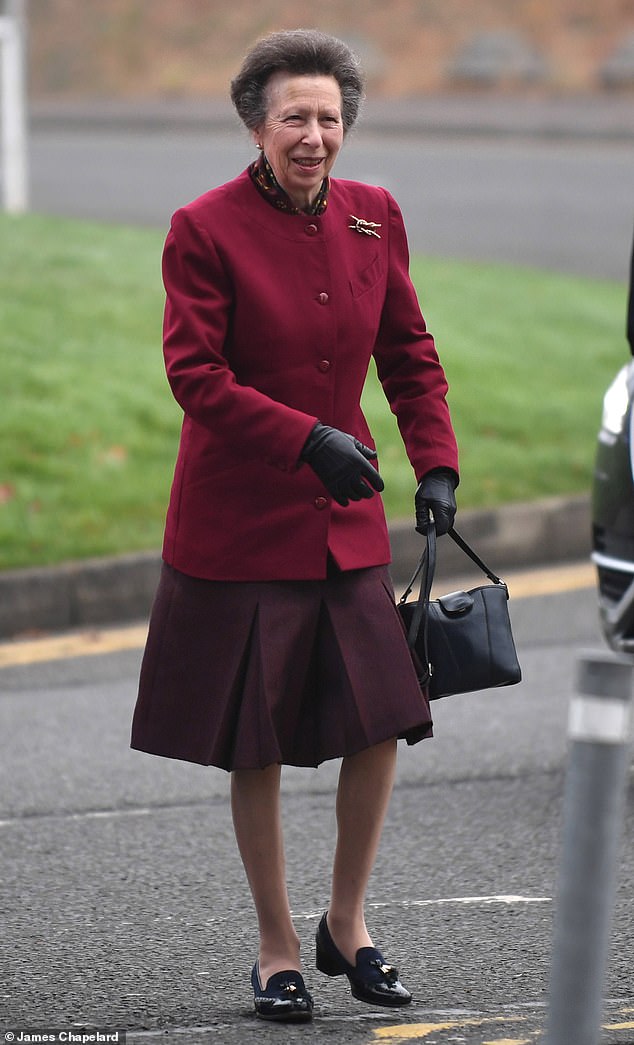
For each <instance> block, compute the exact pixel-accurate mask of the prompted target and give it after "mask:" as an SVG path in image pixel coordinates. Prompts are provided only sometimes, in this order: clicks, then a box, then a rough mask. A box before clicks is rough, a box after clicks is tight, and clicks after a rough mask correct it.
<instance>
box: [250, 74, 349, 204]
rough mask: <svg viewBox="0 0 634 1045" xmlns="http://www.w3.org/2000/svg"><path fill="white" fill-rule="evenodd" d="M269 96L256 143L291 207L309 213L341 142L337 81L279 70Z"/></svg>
mask: <svg viewBox="0 0 634 1045" xmlns="http://www.w3.org/2000/svg"><path fill="white" fill-rule="evenodd" d="M267 98H268V109H267V115H266V118H265V119H264V120H263V122H262V124H261V125H260V126H259V127H256V129H255V130H254V132H253V137H254V139H255V143H256V145H257V147H258V149H262V150H263V151H264V155H265V156H266V158H267V160H268V162H269V163H270V165H271V168H272V170H273V173H274V175H275V177H276V178H277V181H278V183H279V184H280V186H281V187H282V188H283V189H284V191H285V192H286V193H288V195H289V197H290V199H291V200H292V201H293V203H294V204H295V206H296V207H297V208H298V209H299V210H303V211H308V210H310V208H311V207H312V206H313V204H314V203H315V200H316V198H317V196H318V193H319V190H320V189H321V185H322V182H323V180H324V178H327V177H328V175H329V174H330V171H331V169H332V167H333V165H334V162H335V160H336V159H337V155H338V153H339V150H340V148H341V146H342V143H343V120H342V115H341V104H342V103H341V91H340V89H339V85H338V83H337V81H336V80H334V79H333V78H332V77H331V76H294V75H293V74H292V73H285V72H279V73H275V74H274V75H273V76H272V77H271V79H270V81H269V83H268V85H267Z"/></svg>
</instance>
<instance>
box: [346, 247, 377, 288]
mask: <svg viewBox="0 0 634 1045" xmlns="http://www.w3.org/2000/svg"><path fill="white" fill-rule="evenodd" d="M382 275H383V262H382V260H381V257H380V255H379V254H376V255H375V257H374V258H373V259H372V261H371V262H370V264H369V265H366V267H365V268H363V269H361V271H360V272H355V274H354V275H353V276H351V278H350V290H351V291H352V296H353V298H360V297H361V296H362V295H363V294H366V293H367V292H368V290H372V287H375V286H376V285H377V283H378V282H379V281H380V279H381V277H382Z"/></svg>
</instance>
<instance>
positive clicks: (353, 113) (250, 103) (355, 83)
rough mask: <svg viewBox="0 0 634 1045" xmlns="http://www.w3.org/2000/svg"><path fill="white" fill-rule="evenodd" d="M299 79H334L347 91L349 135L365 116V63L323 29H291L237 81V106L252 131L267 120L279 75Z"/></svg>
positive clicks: (254, 55) (265, 44)
mask: <svg viewBox="0 0 634 1045" xmlns="http://www.w3.org/2000/svg"><path fill="white" fill-rule="evenodd" d="M280 71H282V72H289V73H293V74H295V75H297V76H306V75H311V74H312V75H318V76H333V77H334V78H335V80H336V81H337V83H338V84H339V89H340V91H341V109H342V113H341V115H342V120H343V129H344V133H345V132H347V131H349V130H350V128H351V127H352V125H353V123H354V122H355V120H356V119H357V116H358V115H359V110H360V108H361V103H362V101H363V88H364V81H363V74H362V72H361V69H360V66H359V60H358V58H357V57H356V55H355V54H354V53H353V51H352V50H351V49H350V48H349V47H348V45H347V44H346V43H344V42H343V40H339V39H338V38H337V37H336V36H328V35H327V34H326V33H322V32H319V30H317V29H288V30H282V31H281V32H277V33H269V35H268V36H265V37H263V38H262V39H261V40H258V42H257V43H256V44H255V45H254V46H253V47H252V48H251V50H250V51H249V52H248V53H247V55H246V57H245V58H244V61H243V62H242V66H241V68H240V71H239V72H238V74H237V76H235V77H234V79H233V80H232V81H231V100H232V102H233V104H234V105H235V107H236V110H237V112H238V115H239V117H240V119H241V120H242V122H243V123H244V124H245V125H246V127H247V128H248V129H249V130H255V128H256V127H259V126H260V125H261V124H262V123H263V122H264V120H265V118H266V110H267V103H266V85H267V83H268V81H269V79H270V77H271V76H272V75H273V73H276V72H280Z"/></svg>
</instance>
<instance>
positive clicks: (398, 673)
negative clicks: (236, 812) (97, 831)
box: [132, 565, 432, 770]
mask: <svg viewBox="0 0 634 1045" xmlns="http://www.w3.org/2000/svg"><path fill="white" fill-rule="evenodd" d="M431 725H432V722H431V715H430V711H429V704H428V703H427V700H426V699H425V697H424V695H423V694H422V693H421V691H420V687H419V685H418V681H417V678H416V674H415V672H414V669H413V666H412V662H411V658H410V654H409V650H408V648H407V644H406V640H405V634H404V631H403V626H402V624H401V620H400V617H399V615H398V612H397V610H396V606H395V604H394V594H393V590H392V585H391V581H390V577H389V572H388V569H387V567H385V566H376V567H371V568H369V569H363V570H352V571H348V572H339V571H336V570H333V571H332V575H331V576H328V577H327V578H326V579H325V580H322V581H267V582H261V581H258V582H242V581H240V582H233V581H232V582H226V581H208V580H200V579H198V578H195V577H189V576H186V575H185V574H183V573H180V572H178V571H177V570H174V569H173V568H172V567H170V566H167V565H164V566H163V569H162V573H161V579H160V582H159V587H158V591H157V594H156V598H155V602H154V607H153V609H152V614H151V619H150V630H149V634H148V640H147V645H146V649H145V654H144V658H143V665H142V669H141V678H140V684H139V695H138V699H137V703H136V708H135V712H134V720H133V725H132V747H133V748H136V749H137V750H140V751H147V752H149V753H151V754H155V755H164V756H167V757H169V758H180V759H185V760H186V761H188V762H199V763H201V764H203V765H213V766H218V767H220V768H221V769H226V770H232V769H256V768H263V767H264V766H267V765H270V764H271V763H282V764H284V765H295V766H317V765H319V763H320V762H323V761H325V760H326V759H331V758H338V757H341V756H344V755H351V754H355V753H356V752H358V751H361V750H363V749H364V748H367V747H371V746H373V745H374V744H378V743H381V742H382V741H384V740H388V739H389V738H391V737H402V738H404V739H406V740H407V742H408V743H410V744H414V743H416V742H417V741H419V740H422V739H423V738H425V737H428V736H431Z"/></svg>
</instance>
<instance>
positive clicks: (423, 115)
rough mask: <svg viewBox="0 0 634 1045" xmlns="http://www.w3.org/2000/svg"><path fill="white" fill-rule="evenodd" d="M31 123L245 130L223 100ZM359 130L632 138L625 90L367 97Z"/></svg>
mask: <svg viewBox="0 0 634 1045" xmlns="http://www.w3.org/2000/svg"><path fill="white" fill-rule="evenodd" d="M29 120H30V125H31V127H32V128H33V129H35V130H41V131H47V132H60V131H72V132H81V133H86V132H91V131H93V132H94V131H100V132H104V131H106V132H107V131H116V132H121V131H123V132H128V133H134V132H138V131H140V130H142V131H154V132H157V133H160V132H165V131H171V132H185V131H197V132H202V133H208V132H211V131H216V132H218V131H223V132H227V131H229V132H236V131H237V132H238V133H244V129H243V128H242V125H241V123H240V121H239V119H238V117H237V116H236V113H235V112H234V110H233V108H232V107H231V104H230V102H229V101H228V100H227V99H225V98H220V97H208V98H200V97H193V98H173V99H163V98H139V99H130V98H85V99H78V100H76V101H61V100H52V101H51V100H45V99H40V100H37V99H36V100H34V101H32V102H31V105H30V109H29ZM359 127H360V129H361V131H362V132H364V131H368V132H373V133H376V134H380V135H381V136H385V135H409V134H415V135H425V136H429V135H456V136H457V135H460V136H465V135H471V136H473V135H476V136H487V137H525V138H537V139H551V140H552V139H555V140H561V139H579V140H583V139H594V140H605V141H631V140H632V139H633V138H634V119H633V118H632V97H631V94H630V93H628V92H623V93H615V92H603V93H599V92H596V93H593V94H587V95H586V94H584V95H552V96H551V95H542V96H535V95H530V94H509V95H507V94H503V93H490V94H489V93H487V92H478V91H472V92H469V93H460V92H457V93H455V94H432V95H421V96H418V97H413V98H380V97H370V98H368V99H367V102H366V104H365V107H364V109H363V113H362V116H361V119H360V121H359Z"/></svg>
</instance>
